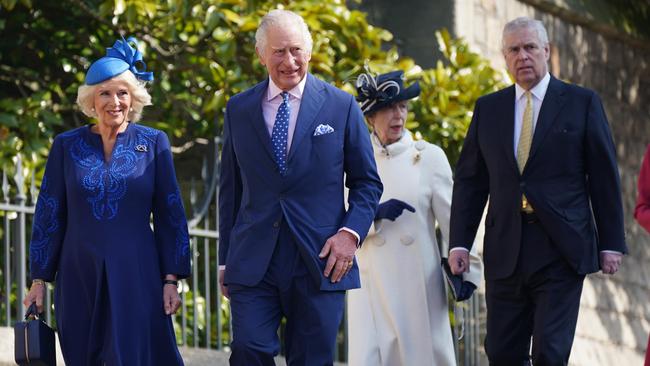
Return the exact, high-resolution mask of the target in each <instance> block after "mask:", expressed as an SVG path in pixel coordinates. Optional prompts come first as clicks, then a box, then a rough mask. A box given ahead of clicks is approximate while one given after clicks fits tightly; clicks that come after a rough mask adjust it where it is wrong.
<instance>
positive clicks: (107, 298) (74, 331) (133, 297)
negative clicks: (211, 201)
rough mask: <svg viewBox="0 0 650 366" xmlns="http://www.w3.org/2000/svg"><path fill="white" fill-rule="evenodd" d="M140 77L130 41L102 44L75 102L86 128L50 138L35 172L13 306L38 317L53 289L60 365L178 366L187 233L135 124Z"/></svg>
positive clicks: (165, 169) (159, 140)
mask: <svg viewBox="0 0 650 366" xmlns="http://www.w3.org/2000/svg"><path fill="white" fill-rule="evenodd" d="M130 43H133V44H134V45H135V47H132V46H131V45H130ZM141 70H142V71H141ZM144 70H146V66H145V65H144V62H143V61H142V55H141V54H140V52H139V51H138V50H137V43H136V42H135V39H133V38H129V39H128V41H127V40H124V38H122V39H121V40H118V41H116V42H115V44H114V45H113V47H111V48H108V49H107V53H106V56H105V57H103V58H101V59H99V60H97V61H96V62H95V63H93V64H92V65H91V66H90V68H89V69H88V72H87V74H86V80H85V85H82V86H81V87H79V90H78V95H77V103H78V104H79V106H80V107H81V110H82V111H83V113H84V114H86V115H87V116H89V117H92V118H95V119H96V120H97V123H96V124H90V125H87V126H83V127H80V128H76V129H74V130H71V131H68V132H65V133H63V134H60V135H58V136H56V138H55V139H54V142H53V144H52V148H51V151H50V155H49V157H48V161H47V165H46V168H45V175H44V177H43V182H42V185H41V190H40V194H39V197H38V202H37V204H36V213H35V215H34V224H33V233H32V239H31V243H30V265H31V275H32V279H33V280H32V285H31V288H30V291H29V293H28V295H27V296H26V298H25V300H24V303H25V304H26V305H29V304H31V303H32V302H36V304H37V307H38V309H39V312H40V311H42V309H43V297H44V293H45V282H56V286H55V314H56V320H57V326H58V332H59V338H60V342H61V350H62V351H63V357H64V359H65V362H66V365H68V366H77V365H79V366H90V365H109V366H112V365H125V366H126V365H128V366H131V365H156V366H159V365H182V364H183V360H182V358H181V357H180V354H179V352H178V348H177V346H176V338H175V335H174V328H173V325H172V321H171V314H174V313H175V312H176V310H177V309H178V308H179V306H180V297H179V295H178V290H177V281H178V280H179V279H182V278H184V277H187V276H188V275H189V274H190V248H189V236H188V231H187V223H186V219H185V211H184V209H183V205H182V201H181V196H180V192H179V189H178V184H177V182H176V176H175V172H174V166H173V161H172V155H171V151H170V145H169V141H168V139H167V136H166V135H165V133H163V132H161V131H158V130H155V129H153V128H149V127H144V126H140V125H137V124H135V122H136V121H137V120H138V119H139V118H140V116H141V113H142V109H143V107H144V106H146V105H150V104H151V97H150V95H149V94H148V93H147V90H146V89H145V87H144V84H145V82H146V81H151V80H153V74H152V73H151V72H146V71H144ZM152 216H153V230H152V228H151V226H150V219H151V217H152Z"/></svg>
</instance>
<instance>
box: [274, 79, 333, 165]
mask: <svg viewBox="0 0 650 366" xmlns="http://www.w3.org/2000/svg"><path fill="white" fill-rule="evenodd" d="M323 84H324V83H323V82H322V81H320V80H318V79H317V78H315V77H314V76H313V75H312V74H310V73H308V74H307V82H306V84H305V90H304V91H303V93H302V100H301V101H300V112H298V119H297V120H296V129H295V130H294V132H293V141H292V142H291V149H290V151H289V156H288V157H287V163H291V159H292V158H293V156H294V155H296V151H298V150H299V149H300V143H301V142H302V140H303V139H304V137H305V136H306V135H307V134H308V132H309V131H313V130H314V127H315V126H314V125H315V124H316V122H317V119H316V117H317V116H318V112H319V111H320V109H321V108H322V107H323V104H324V102H325V95H324V93H323V92H324V90H325V86H324V85H323ZM269 146H270V145H269Z"/></svg>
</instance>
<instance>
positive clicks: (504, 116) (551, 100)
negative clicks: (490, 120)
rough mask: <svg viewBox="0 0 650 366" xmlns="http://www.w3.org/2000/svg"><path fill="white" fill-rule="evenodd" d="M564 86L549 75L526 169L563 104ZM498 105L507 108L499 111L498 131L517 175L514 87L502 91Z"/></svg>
mask: <svg viewBox="0 0 650 366" xmlns="http://www.w3.org/2000/svg"><path fill="white" fill-rule="evenodd" d="M564 89H565V86H564V83H563V82H561V81H559V80H558V79H556V78H554V77H553V75H551V80H550V81H549V84H548V89H547V90H546V95H545V96H544V100H543V101H542V106H541V108H540V111H539V117H537V124H536V126H535V131H534V133H533V141H532V144H531V147H530V154H529V155H528V162H527V163H526V167H528V166H529V165H530V163H531V162H532V161H534V159H535V154H536V153H537V151H539V149H540V146H541V145H542V142H543V141H544V138H545V137H546V135H547V134H548V131H549V130H550V129H551V127H552V126H553V124H554V123H555V121H556V117H557V115H558V113H559V112H560V110H561V109H562V105H563V104H564V102H565V99H566V98H565V95H564V94H565V90H564ZM500 98H501V99H500V101H499V102H498V104H499V105H504V106H508V107H507V108H503V109H501V112H500V113H501V115H500V116H499V118H498V120H499V121H500V130H501V134H500V135H501V136H503V139H502V142H503V146H504V148H505V149H506V153H507V154H506V156H507V158H508V162H509V164H510V166H511V167H512V169H514V170H515V171H516V172H517V173H518V174H519V168H518V166H517V160H515V153H514V146H513V141H514V133H515V132H514V131H515V128H514V123H515V86H514V85H512V86H510V87H508V88H506V89H504V90H503V93H502V94H501V95H500ZM526 167H524V173H525V172H526Z"/></svg>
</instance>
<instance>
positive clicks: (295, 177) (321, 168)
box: [219, 10, 382, 366]
mask: <svg viewBox="0 0 650 366" xmlns="http://www.w3.org/2000/svg"><path fill="white" fill-rule="evenodd" d="M255 38H256V47H255V48H256V51H257V54H258V56H259V59H260V61H261V63H262V64H263V65H264V66H265V67H266V69H267V71H268V74H269V78H268V79H267V80H265V81H263V82H262V83H260V84H258V85H256V86H254V87H253V88H251V89H249V90H246V91H245V92H243V93H241V94H238V95H235V96H234V97H232V98H231V99H230V101H229V102H228V106H227V108H226V116H225V122H224V123H225V128H224V146H223V151H222V156H221V159H222V165H221V184H220V192H219V215H220V222H219V231H220V246H219V262H220V263H221V264H223V266H221V267H220V271H219V282H220V285H221V289H222V291H223V293H224V294H225V295H226V296H229V298H230V306H231V314H232V327H233V342H232V354H231V357H230V364H231V365H243V366H253V365H273V364H274V362H273V356H275V355H277V354H278V352H279V351H280V343H279V339H278V336H277V330H278V327H279V325H280V321H281V319H282V318H283V317H286V319H287V323H286V336H285V351H286V352H285V353H286V357H287V363H288V364H289V365H331V364H332V363H333V359H334V349H335V346H336V334H337V331H338V327H339V324H340V322H341V319H342V315H343V308H344V297H345V290H347V289H351V288H358V287H359V285H360V283H359V273H358V267H357V265H356V263H355V262H354V254H355V251H356V248H357V246H358V245H359V244H360V243H361V242H362V241H363V239H364V237H365V235H366V234H367V232H368V229H369V227H370V224H371V222H372V220H373V217H374V215H375V210H376V207H377V203H378V201H379V197H380V196H381V192H382V185H381V182H380V180H379V176H378V174H377V169H376V166H375V161H374V157H373V152H372V147H371V144H370V139H369V137H368V136H369V134H368V130H367V128H366V126H365V124H364V120H363V115H362V113H361V110H360V109H359V107H358V105H357V103H356V102H355V100H354V98H353V97H352V96H351V95H350V94H347V93H345V92H343V91H341V90H339V89H337V88H335V87H333V86H331V85H329V84H327V83H325V82H322V81H320V80H318V79H316V78H315V77H314V76H312V75H311V74H309V73H308V71H307V67H308V64H309V60H310V58H311V48H312V39H311V35H310V34H309V30H308V28H307V25H306V24H305V21H304V20H303V19H302V18H301V17H300V16H298V15H297V14H295V13H293V12H289V11H284V10H273V11H271V12H269V13H268V14H266V15H265V16H264V18H263V19H262V21H261V23H260V26H259V28H258V30H257V33H256V35H255ZM344 184H345V186H346V187H347V188H348V189H349V193H348V208H347V210H346V207H345V203H344Z"/></svg>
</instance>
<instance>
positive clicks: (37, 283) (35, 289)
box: [23, 280, 45, 314]
mask: <svg viewBox="0 0 650 366" xmlns="http://www.w3.org/2000/svg"><path fill="white" fill-rule="evenodd" d="M44 298H45V282H44V281H43V280H34V281H32V286H31V287H30V288H29V292H28V293H27V296H25V299H24V300H23V305H25V307H29V306H30V305H31V304H32V303H34V302H35V303H36V309H37V310H38V313H39V314H40V313H42V312H43V299H44Z"/></svg>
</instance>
